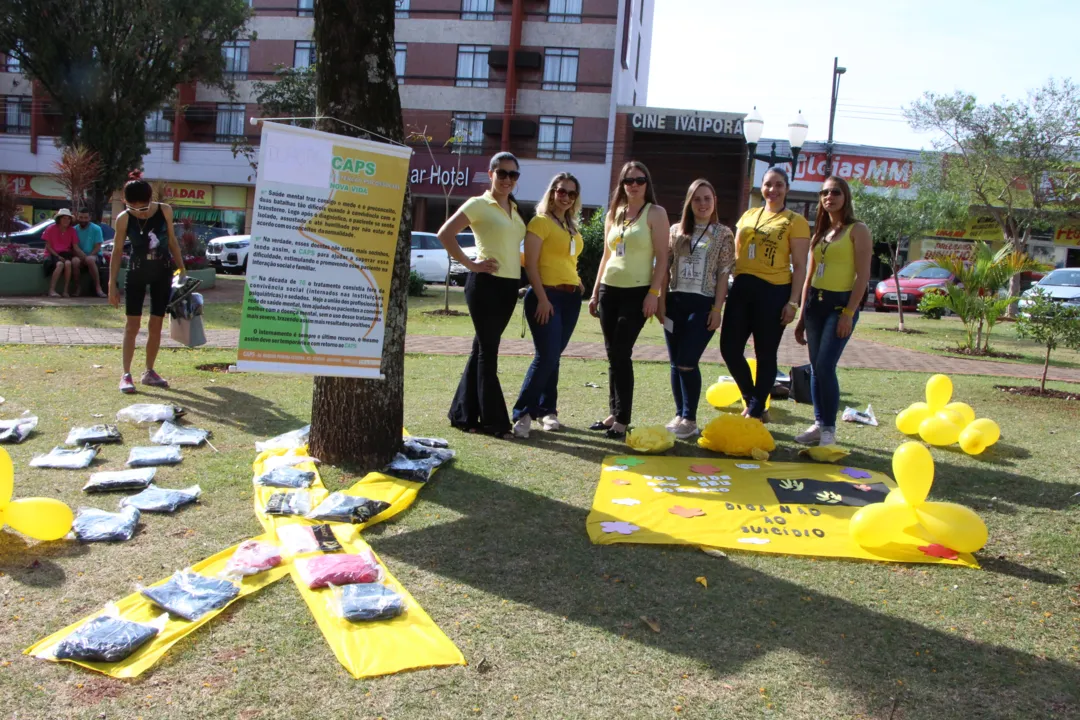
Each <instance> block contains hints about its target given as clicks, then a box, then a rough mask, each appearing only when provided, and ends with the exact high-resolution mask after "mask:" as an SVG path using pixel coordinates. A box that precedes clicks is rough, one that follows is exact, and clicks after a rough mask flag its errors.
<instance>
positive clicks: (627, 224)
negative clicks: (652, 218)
mask: <svg viewBox="0 0 1080 720" xmlns="http://www.w3.org/2000/svg"><path fill="white" fill-rule="evenodd" d="M648 204H649V203H645V204H644V205H642V206H641V207H640V208H638V211H637V215H635V216H634V217H633V219H631V220H630V222H627V221H626V211H627V210H629V209H630V208H629V206H624V207H623V219H622V223H621V225H620V227H619V242H620V243H621V242H622V241H623V236H624V235H625V234H626V231H627V229H628V228H630V226H632V225H633V224H634V223H636V222H637V221H638V218H639V217H641V213H642V212H643V211H644V210H645V206H646V205H648Z"/></svg>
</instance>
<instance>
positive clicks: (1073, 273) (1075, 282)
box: [1020, 268, 1080, 310]
mask: <svg viewBox="0 0 1080 720" xmlns="http://www.w3.org/2000/svg"><path fill="white" fill-rule="evenodd" d="M1036 292H1041V293H1043V294H1045V295H1048V296H1049V297H1050V298H1051V299H1053V300H1057V301H1058V302H1060V303H1066V304H1068V305H1070V306H1074V307H1080V268H1059V269H1057V270H1051V271H1050V272H1049V273H1047V274H1046V275H1044V276H1043V277H1042V279H1041V280H1039V282H1037V283H1035V284H1034V285H1032V286H1031V288H1029V289H1028V290H1027V291H1026V292H1024V293H1023V295H1021V296H1020V309H1021V310H1024V309H1025V308H1027V307H1028V306H1029V305H1031V302H1032V301H1031V297H1032V295H1034V294H1035V293H1036Z"/></svg>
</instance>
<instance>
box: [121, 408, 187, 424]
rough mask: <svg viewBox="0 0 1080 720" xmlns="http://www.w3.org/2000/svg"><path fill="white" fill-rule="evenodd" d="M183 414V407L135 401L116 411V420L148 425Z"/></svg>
mask: <svg viewBox="0 0 1080 720" xmlns="http://www.w3.org/2000/svg"><path fill="white" fill-rule="evenodd" d="M183 414H184V410H183V408H178V407H176V406H175V405H163V404H160V403H135V404H134V405H128V406H127V407H126V408H124V409H123V410H120V411H119V412H117V413H116V421H117V422H129V423H134V424H136V425H150V424H152V423H156V422H164V421H166V420H175V419H176V418H178V417H180V416H182V415H183Z"/></svg>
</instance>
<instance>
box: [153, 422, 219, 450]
mask: <svg viewBox="0 0 1080 720" xmlns="http://www.w3.org/2000/svg"><path fill="white" fill-rule="evenodd" d="M208 437H210V431H209V430H200V429H199V428H193V427H180V426H179V425H174V424H173V423H171V422H169V421H168V420H166V421H165V422H163V423H161V427H159V428H158V429H157V431H156V432H151V433H150V442H152V443H154V444H155V445H202V444H203V443H204V442H206V439H207V438H208Z"/></svg>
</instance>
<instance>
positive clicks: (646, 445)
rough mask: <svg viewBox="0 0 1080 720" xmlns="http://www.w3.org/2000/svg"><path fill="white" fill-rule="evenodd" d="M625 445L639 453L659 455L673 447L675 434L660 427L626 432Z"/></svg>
mask: <svg viewBox="0 0 1080 720" xmlns="http://www.w3.org/2000/svg"><path fill="white" fill-rule="evenodd" d="M626 444H627V445H629V446H630V447H632V448H633V449H634V450H636V451H638V452H640V453H661V452H664V451H665V450H670V449H671V448H673V447H675V434H674V433H673V432H671V431H670V430H668V429H667V428H665V427H662V426H660V425H649V426H646V427H638V428H634V429H633V430H627V431H626Z"/></svg>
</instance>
